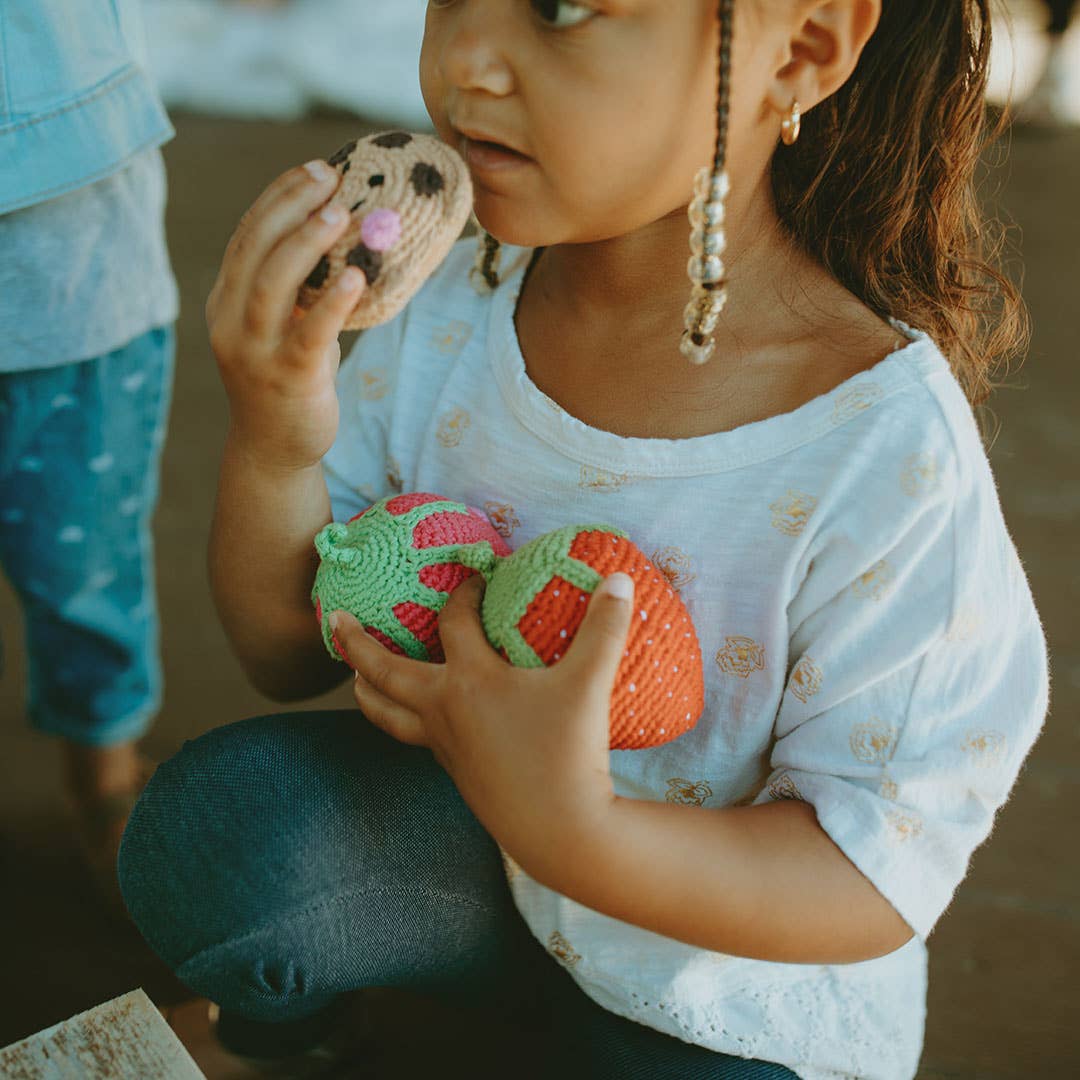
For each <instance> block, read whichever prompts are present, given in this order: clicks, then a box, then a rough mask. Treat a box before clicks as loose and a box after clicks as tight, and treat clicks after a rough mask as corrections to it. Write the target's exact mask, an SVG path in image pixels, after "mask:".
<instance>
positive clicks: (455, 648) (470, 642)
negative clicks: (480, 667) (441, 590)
mask: <svg viewBox="0 0 1080 1080" xmlns="http://www.w3.org/2000/svg"><path fill="white" fill-rule="evenodd" d="M484 586H485V582H484V576H483V574H471V575H470V576H469V577H467V578H466V579H465V580H464V581H463V582H462V583H461V584H460V585H459V586H458V587H457V588H456V589H455V590H454V591H453V592H452V593H451V594H450V599H449V600H447V601H446V604H445V605H444V606H443V609H442V611H440V612H439V640H440V641H441V642H442V645H443V651H444V652H445V654H446V662H447V663H448V664H455V663H465V664H470V665H475V664H483V663H486V662H487V661H488V660H492V659H498V655H497V653H496V652H495V650H494V649H492V647H491V643H490V642H489V641H488V639H487V636H486V635H485V633H484V626H483V623H482V622H481V621H480V601H481V599H482V598H483V595H484ZM500 663H501V661H500Z"/></svg>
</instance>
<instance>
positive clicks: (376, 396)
mask: <svg viewBox="0 0 1080 1080" xmlns="http://www.w3.org/2000/svg"><path fill="white" fill-rule="evenodd" d="M472 252H473V246H472V244H471V243H470V242H468V241H463V242H462V243H461V244H459V245H458V246H457V247H456V248H455V249H454V251H453V252H452V253H451V255H450V257H449V259H448V260H447V261H446V262H445V263H444V264H443V266H442V267H441V268H440V270H439V271H438V272H437V273H436V274H435V276H434V277H433V278H432V279H431V280H430V281H429V282H428V283H427V284H426V285H425V287H424V288H423V290H422V291H421V292H420V293H419V294H418V296H417V297H416V298H414V300H413V301H412V303H411V304H410V305H409V306H408V307H407V308H406V310H405V311H404V312H403V313H402V314H401V315H400V316H399V317H398V318H397V319H395V320H394V321H393V322H391V323H390V324H388V325H386V326H383V327H379V328H377V329H374V330H370V331H368V332H366V333H365V334H364V335H363V336H362V337H361V338H360V340H359V342H358V343H357V346H356V348H355V349H354V350H353V353H352V354H351V355H350V357H349V358H348V360H347V362H346V363H345V364H343V365H342V368H341V372H340V375H339V397H340V401H341V427H340V431H339V434H338V437H337V440H336V442H335V444H334V446H333V448H332V449H331V451H330V453H329V454H328V455H327V458H326V460H325V471H326V476H327V481H328V484H329V487H330V493H331V498H332V503H333V509H334V516H335V518H336V519H337V520H347V519H348V518H350V517H352V516H353V515H354V514H356V513H358V512H359V511H360V510H362V509H363V508H364V507H365V506H367V505H369V504H370V503H371V502H373V501H375V500H376V499H379V498H382V497H384V496H386V495H389V494H392V493H397V492H400V491H402V490H404V491H430V492H435V493H438V494H443V495H446V496H448V497H451V498H454V499H458V500H461V501H463V502H466V503H468V504H470V505H472V506H476V507H479V508H482V509H483V510H484V511H485V512H486V513H487V515H488V516H489V518H490V520H491V521H492V522H493V524H494V525H495V526H496V528H497V529H498V530H499V532H500V533H501V534H502V535H503V536H504V537H506V539H507V541H508V543H509V544H510V546H511V547H514V548H516V547H518V546H520V545H521V544H522V543H524V542H525V541H527V540H530V539H532V538H533V537H535V536H537V535H539V534H541V533H544V532H547V531H548V530H550V529H554V528H558V527H560V526H563V525H568V524H573V523H574V522H579V521H580V522H597V521H606V522H609V523H610V524H612V525H615V526H618V527H619V528H622V529H625V530H626V531H627V532H628V534H629V535H630V537H631V539H633V540H634V541H635V542H636V543H637V545H638V546H639V547H640V548H642V549H643V551H645V552H646V554H647V555H649V557H650V558H651V559H652V560H653V562H654V563H655V565H656V566H657V567H659V568H660V569H661V570H662V571H663V573H664V574H665V575H666V576H667V577H668V578H669V580H670V582H671V583H672V585H673V586H674V587H675V588H676V589H678V590H679V592H680V594H681V596H682V598H683V600H684V602H685V603H686V605H687V608H688V610H689V612H690V614H691V616H692V617H693V620H694V623H695V626H696V628H697V632H698V635H699V638H700V641H701V645H702V653H703V656H704V657H705V660H706V666H705V712H704V715H703V717H702V719H701V721H700V722H699V723H698V724H697V726H696V727H695V728H694V729H693V730H692V731H690V732H688V733H687V734H685V735H683V736H682V737H681V738H679V739H677V740H675V741H674V742H672V743H669V744H667V745H666V746H662V747H658V748H654V749H649V750H623V751H614V752H612V755H611V770H612V774H613V777H614V783H615V790H616V792H617V793H618V794H620V795H623V796H627V797H630V798H636V799H652V800H656V801H660V800H667V801H669V802H677V803H683V804H690V805H695V806H701V807H704V808H706V809H708V808H710V807H723V806H728V805H731V804H732V803H735V802H738V801H756V802H767V801H768V800H771V799H804V800H806V801H808V802H809V803H811V804H812V805H813V806H814V808H815V810H816V812H817V816H818V819H819V820H820V822H821V825H822V827H823V828H824V829H825V831H826V832H827V833H828V834H829V836H831V837H832V839H833V840H834V841H835V842H836V843H837V844H838V845H839V847H840V848H841V849H842V850H843V851H844V853H845V854H846V855H847V856H848V857H849V858H850V859H851V860H852V862H853V863H854V864H855V865H856V866H857V867H858V868H859V869H860V870H861V871H862V872H863V873H864V874H865V875H866V877H868V878H869V879H870V881H872V882H873V884H874V885H875V886H876V887H877V889H878V890H879V891H880V892H881V893H882V894H883V895H884V896H885V897H886V898H887V899H888V900H889V901H890V903H892V904H893V905H894V906H895V908H896V909H897V910H898V911H899V913H900V914H901V915H902V916H903V917H904V919H905V920H906V921H907V922H908V923H909V924H910V926H911V927H912V928H913V929H914V930H915V932H916V936H915V937H914V938H912V940H911V941H910V942H909V943H908V944H907V945H905V946H904V947H903V948H901V949H898V950H897V951H896V952H894V953H891V954H890V955H888V956H884V957H881V958H879V959H875V960H868V961H864V962H862V963H857V964H848V965H815V964H781V963H771V962H765V961H760V960H748V959H742V958H739V957H735V956H727V955H723V954H720V953H717V952H711V951H708V950H705V949H700V948H695V947H691V946H689V945H686V944H683V943H680V942H677V941H674V940H672V939H669V938H666V937H663V936H661V935H658V934H655V933H652V932H650V931H646V930H643V929H640V928H638V927H635V926H632V925H630V924H628V923H624V922H621V921H618V920H616V919H612V918H609V917H607V916H605V915H602V914H600V913H598V912H595V911H592V910H590V909H588V908H585V907H583V906H581V905H579V904H577V903H575V902H573V901H571V900H568V899H566V898H565V897H563V896H561V895H559V894H557V893H555V892H552V891H551V890H549V889H547V888H545V887H543V886H541V885H539V884H538V883H536V882H534V881H532V880H531V879H530V878H529V877H528V875H526V874H525V873H524V872H523V871H522V870H521V869H520V868H519V867H517V866H515V865H514V864H513V862H512V861H511V860H510V859H509V858H508V857H507V858H506V866H507V876H508V879H509V883H510V888H511V891H512V893H513V896H514V900H515V902H516V904H517V906H518V908H519V910H520V911H521V914H522V916H523V917H524V919H525V920H526V922H527V923H528V925H529V927H530V928H531V930H532V932H533V933H534V934H535V936H536V937H537V938H538V940H539V941H540V942H541V943H543V944H544V946H545V947H546V948H547V949H548V950H549V952H550V953H551V954H552V955H553V956H554V957H555V958H556V959H557V960H558V961H559V962H561V963H562V964H563V965H565V966H566V968H567V969H568V970H569V971H570V972H571V974H572V975H573V977H574V979H575V980H576V981H577V982H578V984H579V985H580V986H581V988H582V990H583V991H584V992H585V993H586V994H588V995H589V996H590V997H591V998H593V999H594V1000H595V1001H597V1002H598V1003H599V1004H601V1005H603V1006H604V1007H606V1008H608V1009H610V1010H611V1011H613V1012H615V1013H617V1014H620V1015H622V1016H626V1017H629V1018H631V1019H633V1020H636V1021H638V1022H640V1023H643V1024H646V1025H649V1026H651V1027H653V1028H656V1029H658V1030H660V1031H664V1032H667V1033H668V1034H670V1035H673V1036H676V1037H678V1038H680V1039H683V1040H686V1041H687V1042H691V1043H697V1044H700V1045H702V1046H705V1047H709V1048H712V1049H715V1050H718V1051H722V1052H724V1053H728V1054H736V1055H742V1056H745V1057H755V1058H762V1059H765V1060H770V1061H776V1062H781V1063H783V1064H785V1065H787V1066H788V1067H790V1068H791V1069H792V1070H794V1071H795V1072H796V1073H797V1074H798V1075H799V1076H800V1077H804V1078H807V1080H823V1078H826V1077H830V1078H832V1077H847V1076H857V1077H870V1078H874V1080H901V1078H907V1077H912V1076H914V1074H915V1071H916V1067H917V1063H918V1058H919V1053H920V1049H921V1044H922V1033H923V1019H924V1011H925V989H926V948H925V944H924V939H925V938H926V936H927V935H928V934H929V932H930V930H931V928H932V927H933V925H934V923H935V922H936V920H937V919H938V917H939V916H940V915H941V913H942V911H943V910H944V909H945V907H946V906H947V905H948V903H949V901H950V899H951V897H952V895H953V892H954V890H955V889H956V887H957V885H958V883H959V882H960V880H961V879H962V878H963V876H964V874H965V872H966V869H967V864H968V859H969V856H970V855H971V853H972V851H973V849H974V848H975V847H976V846H977V845H978V844H979V843H981V842H982V841H983V840H984V839H985V838H986V836H987V834H988V833H989V831H990V828H991V825H992V823H993V817H994V812H995V810H996V809H997V808H998V807H999V806H1000V805H1001V804H1002V803H1003V802H1004V801H1005V799H1006V797H1007V795H1008V793H1009V790H1010V788H1011V786H1012V784H1013V782H1014V780H1015V778H1016V776H1017V772H1018V770H1019V768H1020V765H1021V763H1022V761H1023V759H1024V757H1025V755H1026V754H1027V752H1028V750H1029V748H1030V747H1031V744H1032V743H1033V741H1034V739H1035V737H1036V735H1037V734H1038V732H1039V730H1040V727H1041V725H1042V722H1043V719H1044V717H1045V714H1046V710H1047V703H1048V696H1049V676H1048V662H1047V652H1046V643H1045V638H1044V635H1043V631H1042V627H1041V624H1040V620H1039V617H1038V614H1037V612H1036V609H1035V606H1034V604H1033V601H1032V596H1031V592H1030V589H1029V587H1028V582H1027V578H1026V576H1025V574H1024V570H1023V568H1022V566H1021V563H1020V559H1019V558H1018V556H1017V552H1016V549H1015V547H1014V545H1013V542H1012V540H1011V538H1010V536H1009V533H1008V531H1007V529H1006V525H1005V522H1004V520H1003V518H1002V514H1001V509H1000V505H999V501H998V496H997V490H996V487H995V482H994V478H993V475H992V473H991V470H990V466H989V463H988V460H987V458H986V455H985V452H984V449H983V446H982V443H981V441H980V439H979V435H978V431H977V428H976V424H975V420H974V417H973V415H972V413H971V410H970V408H969V406H968V404H967V401H966V399H965V397H964V395H963V392H962V390H961V388H960V386H959V384H958V383H957V381H956V380H955V378H954V376H953V375H952V373H951V371H950V369H949V366H948V364H947V362H946V360H945V359H944V357H943V356H942V354H941V353H940V351H939V350H938V349H937V348H936V346H935V345H934V344H933V342H932V341H930V340H929V338H927V337H926V336H925V335H922V334H920V333H918V332H915V331H906V333H908V336H909V337H910V339H911V340H910V343H909V344H908V345H906V347H904V348H901V349H900V350H898V351H896V352H894V353H892V354H890V355H889V356H887V357H886V358H885V359H883V360H881V361H880V362H878V363H877V364H876V365H875V366H873V367H872V368H870V369H868V370H865V371H862V372H859V373H858V374H856V375H854V376H853V377H851V378H849V379H848V380H846V381H845V382H844V383H842V384H841V385H839V386H837V387H835V388H834V389H833V390H831V391H829V392H828V393H826V394H823V395H821V396H819V397H817V398H814V399H813V400H812V401H809V402H807V403H806V404H804V405H802V406H800V407H799V408H797V409H795V410H794V411H793V412H789V413H783V414H780V415H777V416H773V417H770V418H768V419H766V420H762V421H758V422H755V423H751V424H746V425H744V426H742V427H738V428H735V429H732V430H729V431H723V432H719V433H716V434H711V435H704V436H700V437H695V438H689V439H683V440H669V439H641V438H625V437H622V436H618V435H615V434H613V433H611V432H606V431H602V430H599V429H596V428H593V427H589V426H588V425H586V424H584V423H582V422H581V421H579V420H578V419H576V418H575V417H573V416H571V415H569V414H568V413H567V412H566V411H564V410H563V409H562V408H560V407H559V406H558V405H557V404H556V403H555V402H554V401H552V400H551V399H550V398H549V397H547V396H546V395H545V394H544V393H542V392H541V391H540V390H539V389H538V388H537V386H536V385H535V384H534V383H533V382H532V381H531V380H530V378H529V376H528V374H527V372H526V368H525V364H524V361H523V358H522V355H521V351H520V349H519V346H518V342H517V337H516V333H515V329H514V322H513V316H514V308H515V303H516V297H517V294H518V291H519V289H520V286H521V281H522V279H523V276H524V270H525V264H526V261H527V255H528V252H523V251H521V250H520V249H507V251H506V253H505V255H504V266H508V268H507V269H506V270H504V281H503V284H502V285H501V286H500V287H499V288H498V289H497V290H496V291H495V292H494V294H490V295H487V296H481V295H479V294H478V293H477V292H476V291H475V290H474V289H473V287H472V286H471V285H470V283H469V280H468V271H469V268H470V267H471V265H472V259H473V254H472ZM676 360H677V357H676ZM703 857H704V853H703ZM687 872H688V873H690V872H692V870H691V868H687Z"/></svg>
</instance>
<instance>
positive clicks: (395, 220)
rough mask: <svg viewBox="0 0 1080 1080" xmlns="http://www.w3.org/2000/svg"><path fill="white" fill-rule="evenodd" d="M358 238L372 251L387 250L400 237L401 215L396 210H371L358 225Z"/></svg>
mask: <svg viewBox="0 0 1080 1080" xmlns="http://www.w3.org/2000/svg"><path fill="white" fill-rule="evenodd" d="M360 239H361V240H363V241H364V244H365V245H366V246H367V247H369V248H371V250H372V251H389V250H390V249H391V248H392V247H393V246H394V245H395V244H396V243H397V242H398V241H399V240H400V239H401V217H400V215H399V214H398V212H397V211H396V210H386V209H380V210H372V211H371V213H370V214H368V215H367V217H365V218H364V222H363V224H362V225H361V226H360Z"/></svg>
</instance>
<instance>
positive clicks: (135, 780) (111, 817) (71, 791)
mask: <svg viewBox="0 0 1080 1080" xmlns="http://www.w3.org/2000/svg"><path fill="white" fill-rule="evenodd" d="M62 755H63V768H64V781H65V787H66V789H67V795H68V802H69V804H70V808H71V811H72V813H73V816H74V822H75V828H76V834H77V836H78V840H79V846H80V848H81V850H82V855H83V859H84V860H85V862H86V865H87V868H88V869H89V870H90V873H91V875H92V877H93V879H94V884H95V886H96V888H97V890H98V892H99V893H100V894H101V896H102V897H103V899H104V900H105V901H106V903H107V904H108V906H109V907H110V908H111V909H113V910H114V911H117V912H121V913H122V912H123V911H124V902H123V898H122V897H121V895H120V886H119V882H118V881H117V877H116V859H117V855H118V854H119V852H120V839H121V837H122V836H123V835H124V828H125V826H126V825H127V820H128V817H129V816H130V814H131V809H132V807H133V806H134V805H135V802H136V800H137V799H138V797H139V795H140V793H141V792H142V789H143V788H144V787H145V786H146V782H147V781H148V780H149V779H150V775H151V773H152V772H153V765H152V764H151V763H150V762H149V761H148V760H147V759H146V758H145V757H143V755H142V754H140V753H139V751H138V749H137V748H136V745H135V743H134V742H124V743H117V744H115V745H113V746H100V747H98V746H82V745H79V744H77V743H72V742H65V743H64V744H63V751H62Z"/></svg>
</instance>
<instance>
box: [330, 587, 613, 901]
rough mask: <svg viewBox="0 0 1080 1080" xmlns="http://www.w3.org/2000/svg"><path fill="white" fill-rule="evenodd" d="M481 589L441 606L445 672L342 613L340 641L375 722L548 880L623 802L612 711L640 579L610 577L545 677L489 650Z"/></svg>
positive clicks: (463, 591)
mask: <svg viewBox="0 0 1080 1080" xmlns="http://www.w3.org/2000/svg"><path fill="white" fill-rule="evenodd" d="M620 587H621V589H622V590H623V591H624V592H625V596H623V595H620V593H619V589H620ZM483 588H484V580H483V578H482V577H481V576H480V575H479V574H477V575H475V576H473V577H470V578H467V579H466V580H465V581H464V582H463V583H462V584H461V585H460V586H459V587H458V588H457V589H455V590H454V592H453V593H452V594H451V596H450V599H449V600H448V601H447V603H446V606H445V607H444V608H443V610H442V613H441V614H440V617H439V635H440V637H441V639H442V643H443V649H444V651H445V653H446V663H445V664H429V663H424V662H422V661H419V660H412V659H409V658H407V657H403V656H398V655H395V654H393V653H391V652H389V651H388V650H387V649H385V648H384V647H383V646H382V645H380V644H379V643H378V642H377V641H375V639H374V638H372V637H371V636H369V635H368V634H366V633H365V632H364V631H363V629H362V628H361V627H360V625H359V623H358V622H357V621H356V620H355V619H354V618H353V617H352V616H351V615H347V614H346V613H345V612H342V611H339V612H335V613H334V615H333V616H332V619H333V625H335V626H336V634H335V637H336V640H337V642H338V644H339V646H340V648H341V649H342V650H343V652H344V655H345V656H347V657H348V659H349V663H350V664H351V665H352V667H353V668H354V669H355V671H356V679H355V690H354V693H355V697H356V701H357V704H359V706H360V708H361V709H362V710H363V712H364V715H365V716H366V717H367V718H368V720H370V721H371V722H372V723H373V724H375V726H376V727H379V728H381V729H382V730H383V731H385V732H387V733H388V734H389V735H392V736H393V737H394V738H395V739H398V740H399V741H400V742H404V743H410V744H412V745H416V746H426V747H429V748H430V749H431V750H432V752H433V753H434V755H435V758H436V760H437V761H438V762H439V764H440V765H442V767H443V768H444V769H446V771H447V772H448V773H449V774H450V776H451V777H452V778H453V780H454V783H455V784H456V785H457V788H458V791H459V792H460V793H461V796H462V798H463V799H464V800H465V801H466V802H467V803H468V804H469V807H470V808H471V809H472V811H473V813H474V814H475V815H476V816H477V818H478V819H479V820H480V822H481V824H482V825H483V826H484V827H485V828H486V829H487V831H488V832H489V833H491V835H492V836H493V837H494V838H495V839H496V840H497V841H498V843H499V844H500V845H501V846H502V847H503V848H504V849H505V850H507V851H508V852H509V853H510V854H511V855H512V856H513V857H514V858H515V859H517V861H518V862H520V863H521V864H522V865H523V866H524V867H525V868H526V870H527V871H528V872H529V873H531V874H533V876H534V877H537V878H540V879H541V880H543V877H542V873H543V868H544V866H545V865H546V860H550V859H551V858H553V857H554V855H555V851H554V849H559V850H560V851H561V856H560V857H564V856H566V854H567V851H568V847H567V845H569V844H573V843H574V842H575V841H577V840H580V839H581V838H583V837H584V836H585V835H588V830H589V829H590V828H592V827H593V826H597V827H598V826H599V825H600V823H601V822H602V820H603V819H604V817H605V815H606V813H607V811H608V810H609V809H610V807H611V805H612V803H613V801H614V792H613V789H612V783H611V774H610V771H609V767H608V752H609V751H608V743H609V732H608V725H609V706H610V701H611V691H612V687H613V685H614V682H615V676H616V672H617V671H618V667H619V662H620V661H621V660H622V658H623V653H624V650H625V647H626V646H625V643H626V635H627V631H628V630H629V627H630V616H631V611H632V608H633V605H632V603H631V601H632V599H633V582H632V580H631V579H630V578H629V577H628V576H627V575H625V574H612V575H611V576H610V577H608V578H606V579H605V580H604V581H603V582H602V583H601V584H600V586H599V587H598V588H597V590H596V592H595V593H594V594H593V596H592V599H591V600H590V602H589V605H588V608H587V610H586V613H585V617H584V619H583V620H582V622H581V625H580V627H579V628H578V631H577V634H576V635H575V637H574V640H573V643H572V645H571V646H570V648H569V649H568V650H567V652H566V655H565V656H564V657H563V658H562V659H561V660H560V661H559V662H558V663H557V664H555V665H554V666H553V667H550V668H539V669H526V668H515V667H511V666H510V664H508V663H506V661H504V660H503V659H502V657H500V656H499V654H498V653H496V652H495V650H494V649H493V648H492V647H491V645H490V644H489V643H488V640H487V638H486V637H485V636H484V630H483V627H482V625H481V622H480V615H479V606H480V598H481V596H482V595H483ZM530 864H531V865H530Z"/></svg>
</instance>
